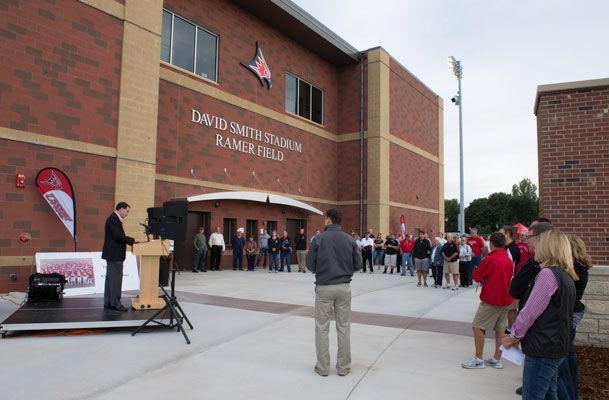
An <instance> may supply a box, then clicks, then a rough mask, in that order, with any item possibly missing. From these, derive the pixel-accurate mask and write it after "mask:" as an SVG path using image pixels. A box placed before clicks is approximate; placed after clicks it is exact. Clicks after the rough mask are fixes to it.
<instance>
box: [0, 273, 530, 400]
mask: <svg viewBox="0 0 609 400" xmlns="http://www.w3.org/2000/svg"><path fill="white" fill-rule="evenodd" d="M176 282H177V284H176V289H177V291H178V300H179V301H180V304H181V305H182V307H183V308H184V310H185V312H186V314H187V316H188V317H189V319H190V320H191V321H192V323H193V325H194V326H195V329H194V330H192V331H188V332H187V333H188V335H189V336H190V339H191V341H192V344H190V345H186V344H185V342H184V339H183V337H182V335H181V334H180V333H176V332H175V331H169V330H167V329H165V328H150V329H146V331H145V332H144V333H141V334H138V335H136V336H135V337H132V336H131V335H130V331H129V330H112V331H110V332H108V333H105V334H99V335H90V336H81V337H64V336H57V337H36V336H25V335H12V336H11V335H9V338H7V339H5V340H0V354H1V357H2V362H3V372H2V374H0V399H31V398H47V399H122V398H132V399H163V398H176V399H195V398H204V399H227V398H231V399H278V398H291V399H301V398H302V399H305V398H306V399H310V398H320V399H371V398H384V399H404V398H408V399H437V398H441V397H448V398H451V399H485V398H493V399H518V398H519V397H518V396H517V395H515V394H514V390H515V389H516V387H517V386H519V385H520V381H521V376H522V369H521V367H519V366H516V365H513V364H511V363H510V362H507V361H505V362H504V365H505V368H504V369H502V370H496V369H493V368H489V367H487V368H485V369H482V370H465V369H463V368H461V362H463V361H466V360H469V359H470V358H471V357H472V355H473V351H474V344H473V338H472V336H471V326H470V323H471V320H472V318H473V316H474V313H475V311H476V307H477V304H478V301H479V300H478V293H476V292H475V289H460V290H458V291H450V290H443V289H434V288H431V287H429V288H424V287H416V279H415V278H412V277H410V276H406V277H403V276H399V275H395V274H394V275H389V274H387V275H383V274H378V273H377V272H375V273H374V274H372V275H371V274H359V273H358V274H356V275H355V276H354V280H353V283H352V292H353V304H352V310H353V315H352V321H353V323H352V326H351V348H352V358H353V363H352V372H351V374H349V375H348V376H346V377H339V376H338V375H337V374H336V371H335V370H332V371H331V373H330V376H328V377H320V376H318V375H317V374H315V373H314V372H313V366H314V365H315V346H314V322H313V320H312V315H313V306H314V302H315V299H314V297H313V288H314V285H313V282H314V277H313V275H312V274H310V273H307V274H303V273H297V272H292V273H286V272H284V273H278V274H269V273H267V271H266V270H257V271H256V272H245V271H221V272H207V273H205V274H202V273H200V274H193V273H191V272H182V273H181V274H180V275H179V276H178V277H177V280H176ZM124 302H125V303H126V301H124ZM16 309H17V306H15V305H13V304H12V303H9V302H8V301H4V300H0V320H4V318H6V317H7V316H8V315H10V314H11V313H12V312H13V311H14V310H16ZM333 329H334V325H332V327H331V337H330V340H331V341H330V345H331V355H332V363H334V362H335V360H336V334H335V332H334V330H333ZM493 345H494V340H493V339H491V338H489V339H487V341H486V347H485V357H490V356H491V355H492V352H493Z"/></svg>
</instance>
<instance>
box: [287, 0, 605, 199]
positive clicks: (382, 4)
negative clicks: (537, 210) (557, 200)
mask: <svg viewBox="0 0 609 400" xmlns="http://www.w3.org/2000/svg"><path fill="white" fill-rule="evenodd" d="M293 1H294V2H295V3H296V4H298V5H299V6H300V7H301V8H303V9H304V10H305V11H307V12H308V13H309V14H311V15H312V16H313V17H315V18H316V19H318V20H319V21H320V22H321V23H323V24H324V25H326V26H327V27H328V28H329V29H330V30H332V31H334V32H335V33H336V34H337V35H339V36H340V37H342V38H343V39H344V40H346V41H347V42H348V43H349V44H351V45H352V46H354V47H355V48H357V49H358V50H366V49H369V48H372V47H377V46H381V47H383V48H384V49H385V50H387V51H388V52H389V54H391V56H392V57H394V58H395V59H397V60H398V61H399V62H400V63H401V64H402V65H404V66H405V67H406V68H407V69H408V70H409V71H410V72H411V73H413V74H414V75H415V76H417V77H418V78H419V79H420V80H421V81H423V83H425V84H426V85H427V86H428V87H429V88H431V90H433V91H434V92H435V93H436V94H438V95H439V96H440V97H442V98H443V100H444V162H445V170H444V171H445V172H444V182H445V197H446V198H447V199H450V198H456V199H459V112H458V107H457V106H455V105H453V104H452V103H451V101H450V99H451V98H452V97H453V96H454V95H455V94H456V93H457V89H458V88H457V80H456V78H454V77H453V76H452V75H451V74H450V73H449V71H448V63H447V56H449V55H452V56H454V57H455V58H456V59H457V60H460V61H461V65H462V67H463V79H462V89H463V138H464V139H463V140H464V173H465V204H466V205H467V204H468V203H469V202H471V201H472V200H474V199H476V198H479V197H486V196H488V195H489V194H491V193H494V192H508V193H509V192H510V191H511V187H512V185H513V184H514V183H517V182H519V181H520V180H521V179H523V178H529V179H531V180H532V181H533V182H534V183H535V184H537V181H538V177H537V130H536V118H535V115H534V114H533V105H534V102H535V93H536V90H537V86H538V85H544V84H550V83H560V82H570V81H580V80H588V79H600V78H609V0H580V1H567V0H554V1H550V0H528V1H525V0H511V1H507V0H469V1H466V0H454V1H449V0H401V1H397V0H394V1H392V0H375V1H362V0H293Z"/></svg>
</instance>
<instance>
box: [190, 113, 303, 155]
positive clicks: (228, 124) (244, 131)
mask: <svg viewBox="0 0 609 400" xmlns="http://www.w3.org/2000/svg"><path fill="white" fill-rule="evenodd" d="M191 122H194V123H196V124H199V125H204V126H207V127H210V128H211V127H213V128H215V129H217V130H219V131H222V132H225V131H228V132H229V133H231V134H233V135H237V136H240V137H242V138H247V139H252V140H255V141H258V142H260V143H264V144H268V145H271V146H274V147H278V148H280V149H285V150H290V151H295V152H298V153H302V144H301V143H298V142H296V141H294V140H291V139H286V138H283V137H280V136H277V135H275V134H272V133H269V132H263V131H261V130H259V129H255V128H252V127H249V126H247V125H241V124H239V123H237V122H234V121H226V120H225V119H224V118H221V117H218V116H216V115H210V114H207V113H202V112H199V111H197V110H194V109H193V110H192V119H191ZM216 146H219V147H223V148H226V149H230V150H235V151H241V152H243V153H247V154H251V155H254V156H256V157H264V158H269V159H271V160H275V161H283V159H284V153H283V151H281V150H278V149H275V148H273V147H268V146H263V145H262V144H258V145H256V144H254V143H251V142H249V141H247V140H243V139H237V138H234V137H226V136H223V135H222V134H220V133H216Z"/></svg>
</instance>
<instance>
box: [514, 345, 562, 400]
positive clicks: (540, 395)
mask: <svg viewBox="0 0 609 400" xmlns="http://www.w3.org/2000/svg"><path fill="white" fill-rule="evenodd" d="M564 360H565V358H547V357H534V356H531V355H528V354H527V356H526V357H525V359H524V370H523V372H522V400H537V399H539V400H544V399H548V400H556V399H558V394H557V392H556V389H557V377H558V367H559V366H560V364H561V363H562V362H563V361H564Z"/></svg>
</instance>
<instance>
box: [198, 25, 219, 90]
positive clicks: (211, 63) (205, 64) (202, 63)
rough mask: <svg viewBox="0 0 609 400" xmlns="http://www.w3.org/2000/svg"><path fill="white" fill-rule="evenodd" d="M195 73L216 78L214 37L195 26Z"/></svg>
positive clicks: (208, 77)
mask: <svg viewBox="0 0 609 400" xmlns="http://www.w3.org/2000/svg"><path fill="white" fill-rule="evenodd" d="M195 74H197V75H201V76H202V77H204V78H207V79H213V80H215V79H216V37H215V36H214V35H212V34H211V33H209V32H207V31H205V30H203V29H201V28H197V67H196V68H195Z"/></svg>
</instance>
